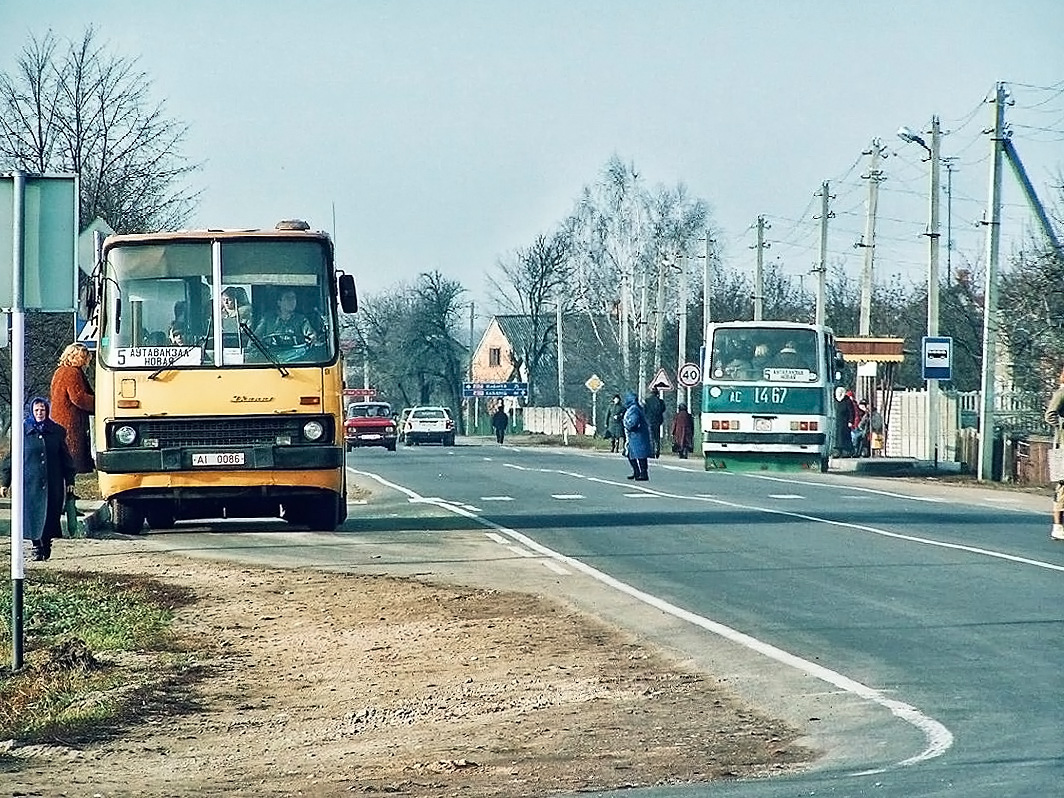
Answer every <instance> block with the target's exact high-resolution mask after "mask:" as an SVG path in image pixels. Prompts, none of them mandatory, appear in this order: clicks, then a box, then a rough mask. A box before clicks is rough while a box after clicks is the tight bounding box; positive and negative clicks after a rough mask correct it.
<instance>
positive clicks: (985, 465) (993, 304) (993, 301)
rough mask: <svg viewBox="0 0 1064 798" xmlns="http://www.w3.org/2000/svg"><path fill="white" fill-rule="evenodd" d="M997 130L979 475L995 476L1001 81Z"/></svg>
mask: <svg viewBox="0 0 1064 798" xmlns="http://www.w3.org/2000/svg"><path fill="white" fill-rule="evenodd" d="M991 104H992V106H993V110H994V132H993V138H992V140H991V143H992V147H993V152H992V157H991V159H990V194H989V196H988V198H987V206H988V214H989V218H988V219H986V221H985V222H984V223H985V224H986V226H987V228H986V285H985V288H984V291H983V294H984V298H983V375H982V381H981V385H980V388H981V405H982V407H981V408H980V411H979V468H978V471H977V473H976V478H977V479H979V480H980V481H983V480H988V479H992V478H993V475H994V388H995V384H994V383H995V378H996V366H997V327H998V318H997V304H998V299H997V296H998V284H997V282H998V281H997V274H998V255H999V250H1000V247H1001V155H1002V153H1003V152H1004V149H1005V147H1004V139H1005V84H1004V83H998V84H997V88H996V90H995V94H994V99H993V100H991Z"/></svg>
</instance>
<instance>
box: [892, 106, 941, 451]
mask: <svg viewBox="0 0 1064 798" xmlns="http://www.w3.org/2000/svg"><path fill="white" fill-rule="evenodd" d="M928 132H929V133H930V134H931V144H930V145H928V144H927V142H925V141H924V140H923V138H921V137H920V136H918V135H916V134H915V133H913V132H912V131H911V130H910V129H909V128H907V127H903V128H900V129H899V130H898V137H899V138H900V139H901V140H902V141H906V142H909V143H912V144H919V145H920V146H921V147H923V148H924V150H926V151H927V157H928V159H929V160H930V162H931V164H930V170H929V171H930V181H931V185H930V188H929V189H928V192H929V199H930V202H929V205H930V207H929V209H928V222H927V239H928V252H927V336H928V338H934V337H937V336H938V250H939V237H940V234H939V219H938V217H939V213H938V208H939V194H940V188H939V182H940V178H939V169H940V166H941V158H940V157H939V149H940V147H941V140H942V130H941V128H940V127H939V121H938V117H937V116H932V117H931V130H930V131H928ZM938 412H939V396H938V380H931V379H929V380H928V381H927V452H928V455H929V456H930V457H931V460H932V462H933V463H934V465H935V467H936V468H937V467H938V444H939V440H938V439H939V432H938Z"/></svg>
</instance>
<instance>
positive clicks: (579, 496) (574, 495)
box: [550, 493, 587, 499]
mask: <svg viewBox="0 0 1064 798" xmlns="http://www.w3.org/2000/svg"><path fill="white" fill-rule="evenodd" d="M550 497H551V498H552V499H586V498H587V496H585V495H584V494H582V493H552V494H551V495H550Z"/></svg>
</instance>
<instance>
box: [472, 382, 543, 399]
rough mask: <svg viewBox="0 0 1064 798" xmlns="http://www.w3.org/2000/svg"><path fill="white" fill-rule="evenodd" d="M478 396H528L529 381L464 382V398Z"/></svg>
mask: <svg viewBox="0 0 1064 798" xmlns="http://www.w3.org/2000/svg"><path fill="white" fill-rule="evenodd" d="M477 396H528V383H527V382H463V383H462V398H463V399H470V398H472V397H477Z"/></svg>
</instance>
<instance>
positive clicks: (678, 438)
mask: <svg viewBox="0 0 1064 798" xmlns="http://www.w3.org/2000/svg"><path fill="white" fill-rule="evenodd" d="M694 441H695V420H694V417H693V416H692V415H691V414H690V413H688V412H687V405H685V404H684V403H683V402H680V404H678V405H677V406H676V415H674V416H673V417H672V450H673V451H674V452H676V454H678V455H679V456H680V459H681V460H686V459H687V453H688V452H692V451H694Z"/></svg>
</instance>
